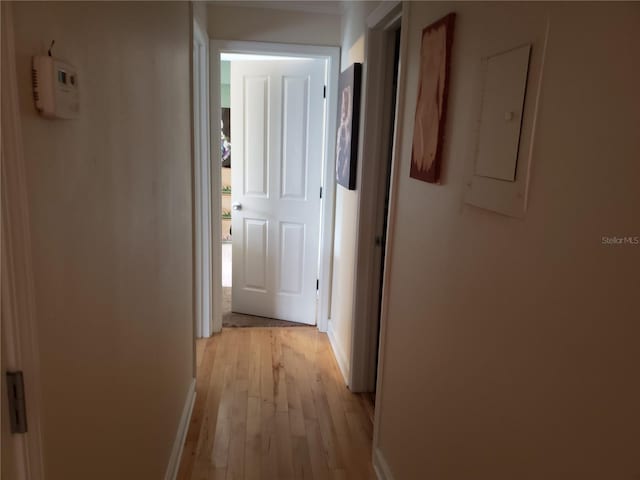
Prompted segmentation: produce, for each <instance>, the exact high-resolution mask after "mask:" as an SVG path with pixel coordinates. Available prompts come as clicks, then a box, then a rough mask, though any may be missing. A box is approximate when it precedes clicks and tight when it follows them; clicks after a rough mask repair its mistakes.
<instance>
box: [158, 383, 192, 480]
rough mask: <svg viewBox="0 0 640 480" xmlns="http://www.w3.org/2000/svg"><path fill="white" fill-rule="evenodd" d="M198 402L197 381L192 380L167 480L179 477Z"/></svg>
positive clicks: (168, 468)
mask: <svg viewBox="0 0 640 480" xmlns="http://www.w3.org/2000/svg"><path fill="white" fill-rule="evenodd" d="M195 402H196V379H195V378H194V379H192V380H191V383H190V384H189V390H188V391H187V398H186V400H185V402H184V407H183V408H182V415H181V416H180V422H179V423H178V431H177V432H176V438H175V440H174V441H173V448H172V449H171V456H170V457H169V465H168V466H167V471H166V473H165V475H164V479H165V480H175V479H176V477H177V475H178V469H179V468H180V460H181V459H182V450H183V449H184V441H185V439H186V438H187V432H188V431H189V423H190V422H191V413H192V412H193V405H194V404H195Z"/></svg>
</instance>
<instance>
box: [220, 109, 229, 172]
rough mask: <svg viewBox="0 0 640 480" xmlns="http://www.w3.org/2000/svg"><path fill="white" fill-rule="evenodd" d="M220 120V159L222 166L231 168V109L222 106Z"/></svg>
mask: <svg viewBox="0 0 640 480" xmlns="http://www.w3.org/2000/svg"><path fill="white" fill-rule="evenodd" d="M221 110H222V120H221V122H220V143H221V145H222V146H221V152H220V155H221V161H222V167H223V168H231V109H230V108H225V107H222V108H221Z"/></svg>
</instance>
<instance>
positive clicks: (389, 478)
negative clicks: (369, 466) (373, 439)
mask: <svg viewBox="0 0 640 480" xmlns="http://www.w3.org/2000/svg"><path fill="white" fill-rule="evenodd" d="M373 469H374V470H375V472H376V476H377V477H378V480H393V475H392V474H391V469H390V468H389V464H388V463H387V461H386V460H385V459H384V457H383V456H382V452H381V451H380V449H379V448H378V447H375V448H374V449H373Z"/></svg>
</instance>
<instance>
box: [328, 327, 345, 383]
mask: <svg viewBox="0 0 640 480" xmlns="http://www.w3.org/2000/svg"><path fill="white" fill-rule="evenodd" d="M333 325H334V323H333V322H332V321H331V320H329V328H327V337H329V344H330V345H331V349H332V350H333V356H334V357H335V359H336V362H337V363H338V367H339V368H340V373H342V377H343V378H344V382H345V383H346V384H347V385H348V379H349V364H348V363H347V356H346V355H345V353H344V350H343V349H342V347H340V343H339V342H338V338H337V336H336V333H335V331H334V329H333Z"/></svg>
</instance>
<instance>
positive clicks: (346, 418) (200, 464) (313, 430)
mask: <svg viewBox="0 0 640 480" xmlns="http://www.w3.org/2000/svg"><path fill="white" fill-rule="evenodd" d="M197 364H198V378H197V380H196V389H197V397H196V403H195V406H194V410H193V415H192V418H191V423H190V425H189V432H188V433H187V438H186V441H185V446H184V452H183V454H182V462H181V464H180V470H179V472H178V480H218V479H226V480H230V479H233V480H242V479H246V480H254V479H260V480H290V479H291V480H294V479H295V480H299V479H300V480H302V479H304V480H307V479H309V480H338V479H340V480H341V479H349V480H360V479H362V480H373V479H375V478H376V477H375V474H374V472H373V468H372V466H371V438H372V425H371V422H370V420H369V416H368V413H367V412H366V411H365V408H364V406H363V403H362V402H361V401H360V399H359V397H358V395H354V394H352V393H351V392H350V391H349V390H348V389H347V387H346V386H345V385H344V381H343V380H342V376H341V374H340V372H339V370H338V366H337V364H336V362H335V359H334V357H333V352H332V351H331V347H330V345H329V341H328V339H327V336H326V335H325V334H322V333H319V332H318V330H317V329H316V328H315V327H294V328H232V329H223V332H222V333H221V334H220V335H217V336H214V337H212V338H210V339H206V340H201V341H198V344H197Z"/></svg>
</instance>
